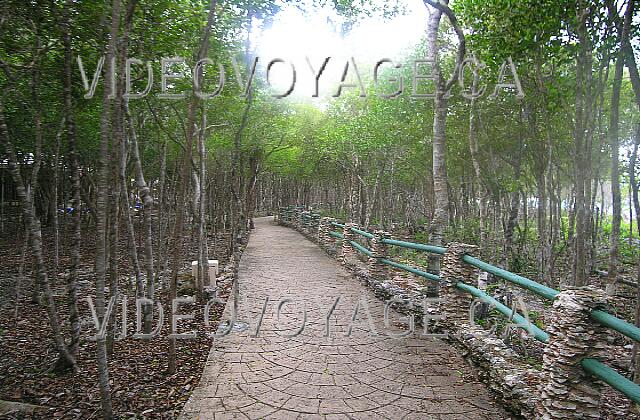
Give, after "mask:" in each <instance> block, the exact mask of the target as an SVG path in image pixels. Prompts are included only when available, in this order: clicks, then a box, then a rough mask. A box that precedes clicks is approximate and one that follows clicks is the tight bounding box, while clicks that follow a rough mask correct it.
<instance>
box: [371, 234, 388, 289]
mask: <svg viewBox="0 0 640 420" xmlns="http://www.w3.org/2000/svg"><path fill="white" fill-rule="evenodd" d="M390 237H391V234H390V233H389V232H385V231H384V230H376V231H374V232H373V238H372V239H371V241H370V242H369V243H370V245H371V247H370V249H371V252H372V253H373V257H369V258H368V259H367V264H368V266H369V275H370V276H371V277H372V278H373V279H375V280H380V281H383V280H387V279H388V278H389V277H390V274H391V271H390V270H389V267H388V266H387V265H386V264H383V263H382V262H380V259H381V258H387V257H388V255H387V245H386V244H385V243H384V242H382V240H383V239H385V238H390Z"/></svg>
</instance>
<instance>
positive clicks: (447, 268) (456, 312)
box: [440, 242, 477, 327]
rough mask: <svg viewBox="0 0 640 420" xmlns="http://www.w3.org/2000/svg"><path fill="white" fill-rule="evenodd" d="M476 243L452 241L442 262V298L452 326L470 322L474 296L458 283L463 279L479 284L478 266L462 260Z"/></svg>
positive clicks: (446, 316) (470, 283) (468, 282)
mask: <svg viewBox="0 0 640 420" xmlns="http://www.w3.org/2000/svg"><path fill="white" fill-rule="evenodd" d="M476 248H477V247H476V246H475V245H469V244H463V243H459V242H452V243H450V244H449V245H448V247H447V252H445V254H444V255H443V256H442V261H441V263H440V279H441V281H440V299H441V302H442V310H443V315H444V317H445V322H446V323H449V324H451V325H452V326H455V327H457V326H459V325H460V324H467V325H468V324H469V307H470V306H471V302H472V298H471V295H469V294H468V293H466V292H464V291H462V290H460V289H458V288H457V287H456V283H458V282H459V281H463V282H465V283H467V284H469V285H471V286H476V284H477V275H476V274H477V273H476V268H475V267H472V266H470V265H468V264H465V263H464V262H463V261H462V257H463V256H464V254H467V253H470V252H471V251H472V250H474V249H476Z"/></svg>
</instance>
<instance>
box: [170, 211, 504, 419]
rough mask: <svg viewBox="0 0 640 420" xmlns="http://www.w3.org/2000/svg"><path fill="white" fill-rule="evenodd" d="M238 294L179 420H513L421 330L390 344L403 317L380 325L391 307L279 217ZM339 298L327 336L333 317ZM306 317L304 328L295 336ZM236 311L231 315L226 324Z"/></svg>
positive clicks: (253, 249)
mask: <svg viewBox="0 0 640 420" xmlns="http://www.w3.org/2000/svg"><path fill="white" fill-rule="evenodd" d="M237 284H238V286H239V300H238V305H237V306H238V309H237V313H238V315H237V319H238V322H237V323H236V324H235V328H234V330H233V331H232V332H230V333H229V334H227V335H225V336H224V337H221V338H216V339H214V345H213V347H212V349H211V353H210V355H209V358H208V361H207V363H206V365H205V368H204V371H203V374H202V378H201V380H200V383H199V385H198V386H197V387H196V388H195V389H194V391H193V394H192V396H191V398H190V399H189V401H188V402H187V404H186V405H185V407H184V410H183V412H182V414H181V416H180V419H215V420H219V419H247V418H248V419H262V418H268V419H327V420H329V419H442V420H444V419H465V420H475V419H506V418H509V415H508V414H507V413H506V412H505V411H504V410H503V409H502V408H501V407H500V406H499V404H497V403H496V402H495V401H494V400H493V398H492V397H491V395H490V394H489V391H488V390H487V389H486V387H485V386H484V385H483V384H482V383H481V382H479V380H478V379H477V378H476V375H475V373H474V371H473V368H472V367H470V366H468V365H467V363H466V362H465V361H464V359H463V358H462V357H461V356H460V355H459V354H458V353H457V351H456V349H455V348H453V347H451V346H450V345H448V344H447V343H445V342H443V341H442V340H441V339H438V338H433V337H421V335H420V332H421V331H420V330H418V331H416V332H415V333H414V334H412V335H410V336H409V337H405V338H401V339H398V338H391V337H389V336H388V334H390V333H393V334H401V333H403V332H405V330H406V327H405V328H404V329H403V328H402V326H403V325H405V326H406V323H403V322H401V321H402V318H401V316H400V315H399V314H397V313H395V312H393V311H392V310H391V311H390V315H389V318H390V319H391V321H392V322H390V323H388V324H389V325H387V327H385V325H384V302H381V301H380V300H379V299H377V298H376V297H375V296H374V295H373V293H372V292H371V291H370V290H369V289H368V288H366V287H365V286H364V285H362V284H360V283H359V282H358V281H357V280H356V279H354V278H353V277H352V276H351V275H350V274H349V273H348V272H347V271H346V270H344V269H343V268H342V267H341V266H340V265H339V264H338V263H337V262H335V261H334V260H332V259H330V258H329V257H328V256H327V255H326V254H325V253H324V252H323V251H322V250H321V249H320V248H319V247H318V246H317V245H315V244H313V243H312V242H310V241H308V240H306V239H305V238H304V237H303V236H302V235H300V234H299V233H297V232H295V231H294V230H292V229H289V228H285V227H281V226H278V225H276V224H275V223H274V221H273V219H272V218H258V219H256V230H255V231H254V232H253V233H252V235H251V239H250V241H249V245H248V246H247V249H246V250H245V252H244V254H243V256H242V260H241V263H240V267H239V273H238V283H237ZM267 296H268V297H269V300H268V302H267V304H266V307H265V306H264V305H265V297H267ZM338 297H340V299H339V300H338V303H337V305H336V306H335V309H334V311H333V312H332V313H331V316H330V317H329V336H328V337H327V336H325V334H326V318H327V314H328V313H329V311H330V309H331V307H332V305H334V303H335V302H336V299H337V298H338ZM287 298H288V299H291V302H288V303H285V304H283V305H282V307H281V314H280V319H279V320H278V319H277V316H276V315H277V309H278V305H279V303H280V302H281V299H287ZM263 307H265V308H266V310H265V312H264V316H263V317H262V323H261V325H260V330H259V333H258V334H257V336H256V329H257V325H258V320H259V319H260V315H261V313H262V310H263ZM305 307H306V313H307V320H306V325H305V328H304V329H303V331H302V332H301V333H300V334H298V335H295V336H292V335H294V334H295V333H296V332H297V331H298V330H299V329H300V326H301V325H302V322H303V318H304V316H303V309H304V308H305ZM356 307H358V313H357V315H356V316H355V320H354V311H355V309H356ZM232 308H233V305H232V304H228V305H227V306H226V308H225V315H224V316H225V319H229V318H230V317H231V313H232ZM367 309H368V313H369V314H371V317H370V320H372V321H373V326H374V328H375V329H376V332H377V335H374V334H373V333H372V331H371V330H372V326H371V324H370V323H369V322H368V321H369V318H368V317H367ZM350 327H351V328H350ZM350 329H351V334H350V335H347V333H348V332H349V330H350ZM223 330H225V329H224V326H221V327H220V330H219V332H220V331H223Z"/></svg>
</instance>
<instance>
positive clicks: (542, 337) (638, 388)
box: [281, 208, 640, 404]
mask: <svg viewBox="0 0 640 420" xmlns="http://www.w3.org/2000/svg"><path fill="white" fill-rule="evenodd" d="M281 211H284V213H285V215H286V216H287V217H288V218H285V219H284V220H288V221H290V220H291V214H294V213H295V210H291V209H290V208H287V209H281ZM298 211H300V209H299V208H298ZM281 214H282V213H281ZM317 218H318V220H319V218H320V215H319V214H317ZM331 225H332V226H334V227H337V228H341V229H344V227H345V225H344V224H342V223H338V222H331ZM351 231H352V232H353V233H356V234H358V235H360V236H363V237H365V238H367V239H372V238H373V237H374V235H373V234H371V233H370V232H367V231H364V230H360V229H357V228H353V227H352V228H351ZM329 235H331V236H332V237H334V238H337V239H341V240H344V238H345V236H344V234H343V233H341V232H333V231H332V232H329ZM382 242H383V243H384V244H387V245H392V246H397V247H400V248H406V249H414V250H418V251H424V252H429V253H432V254H437V255H443V254H444V253H445V252H446V251H447V248H444V247H441V246H435V245H429V244H418V243H414V242H407V241H400V240H396V239H388V238H384V239H382ZM349 243H350V244H351V246H352V247H353V248H354V249H356V250H357V251H358V252H360V253H362V254H364V255H366V256H367V257H370V258H371V257H374V254H373V252H372V251H371V250H370V249H368V248H366V247H365V246H364V245H362V244H360V243H358V242H356V241H349ZM379 261H380V262H381V263H383V264H386V265H389V266H391V267H395V268H397V269H399V270H404V271H407V272H409V273H412V274H415V275H417V276H420V277H423V278H426V279H428V280H431V281H440V277H439V276H438V275H436V274H433V273H429V272H426V271H423V270H420V269H419V268H416V267H412V266H410V265H407V264H401V263H399V262H396V261H393V260H390V259H387V258H380V259H379ZM462 261H463V262H465V263H466V264H469V265H471V266H473V267H476V268H478V269H480V270H483V271H486V272H487V273H491V274H493V275H495V276H497V277H499V278H501V279H503V280H506V281H508V282H510V283H513V284H515V285H517V286H520V287H522V288H524V289H526V290H528V291H530V292H531V293H533V294H535V295H537V296H540V297H542V298H544V299H547V300H553V299H555V297H556V296H557V295H558V294H559V293H560V292H559V291H558V290H555V289H553V288H551V287H548V286H545V285H543V284H540V283H538V282H536V281H533V280H531V279H528V278H526V277H523V276H520V275H518V274H515V273H512V272H510V271H507V270H505V269H502V268H499V267H496V266H494V265H491V264H488V263H486V262H484V261H482V260H479V259H477V258H475V257H472V256H471V255H465V256H464V257H463V258H462ZM456 287H457V288H458V289H460V290H463V291H465V292H467V293H469V294H471V295H472V296H475V297H477V298H479V299H481V300H482V301H484V302H486V303H489V304H490V305H492V306H493V307H494V308H495V309H496V310H497V311H498V312H500V313H501V314H503V315H505V316H507V317H509V318H510V319H512V320H513V321H515V324H516V325H517V326H518V327H519V328H522V329H525V330H527V331H528V332H531V333H532V335H533V337H534V338H535V339H536V340H538V341H540V342H543V343H547V342H549V334H548V333H547V332H545V331H544V330H542V329H540V328H538V327H537V326H535V325H534V324H532V323H531V322H530V321H529V320H528V319H526V318H525V317H523V316H522V315H520V314H518V313H515V311H514V310H513V309H511V308H509V307H507V306H505V305H504V304H502V303H501V302H499V301H498V300H496V299H495V298H494V297H493V296H490V295H488V294H486V293H485V292H483V291H482V290H480V289H477V288H475V287H473V286H471V285H468V284H465V283H463V282H458V283H457V284H456ZM590 317H591V319H593V320H594V321H596V322H598V323H600V324H601V325H603V326H605V327H608V328H611V329H612V330H614V331H617V332H619V333H621V334H623V335H624V336H626V337H628V338H630V339H632V340H634V341H636V342H640V328H638V327H637V326H635V325H633V324H631V323H629V322H627V321H625V320H623V319H620V318H618V317H616V316H614V315H612V314H610V313H608V312H605V311H602V310H594V311H592V312H591V314H590ZM580 365H581V366H582V368H583V369H584V370H585V371H586V372H588V373H589V374H591V375H593V376H595V377H597V378H599V379H601V380H602V381H604V382H605V383H607V384H609V385H610V386H611V387H613V388H615V389H617V390H618V391H620V392H622V393H623V394H625V395H626V396H627V397H628V398H630V399H631V400H632V401H634V402H636V403H639V404H640V385H638V384H636V383H634V382H632V381H630V380H629V379H627V378H625V377H624V376H622V375H621V374H619V373H618V372H616V371H615V370H614V369H612V368H610V367H609V366H607V365H605V364H604V363H602V362H600V361H599V360H596V359H593V358H585V359H583V360H582V361H581V362H580Z"/></svg>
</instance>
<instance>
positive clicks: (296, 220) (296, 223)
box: [292, 206, 302, 231]
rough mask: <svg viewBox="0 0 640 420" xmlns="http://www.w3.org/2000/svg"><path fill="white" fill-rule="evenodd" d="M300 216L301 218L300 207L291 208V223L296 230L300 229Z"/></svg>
mask: <svg viewBox="0 0 640 420" xmlns="http://www.w3.org/2000/svg"><path fill="white" fill-rule="evenodd" d="M301 218H302V212H301V211H300V208H299V207H297V206H296V207H295V208H294V209H293V223H292V226H293V228H294V229H295V230H297V231H299V230H300V226H301V225H302V221H301Z"/></svg>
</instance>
